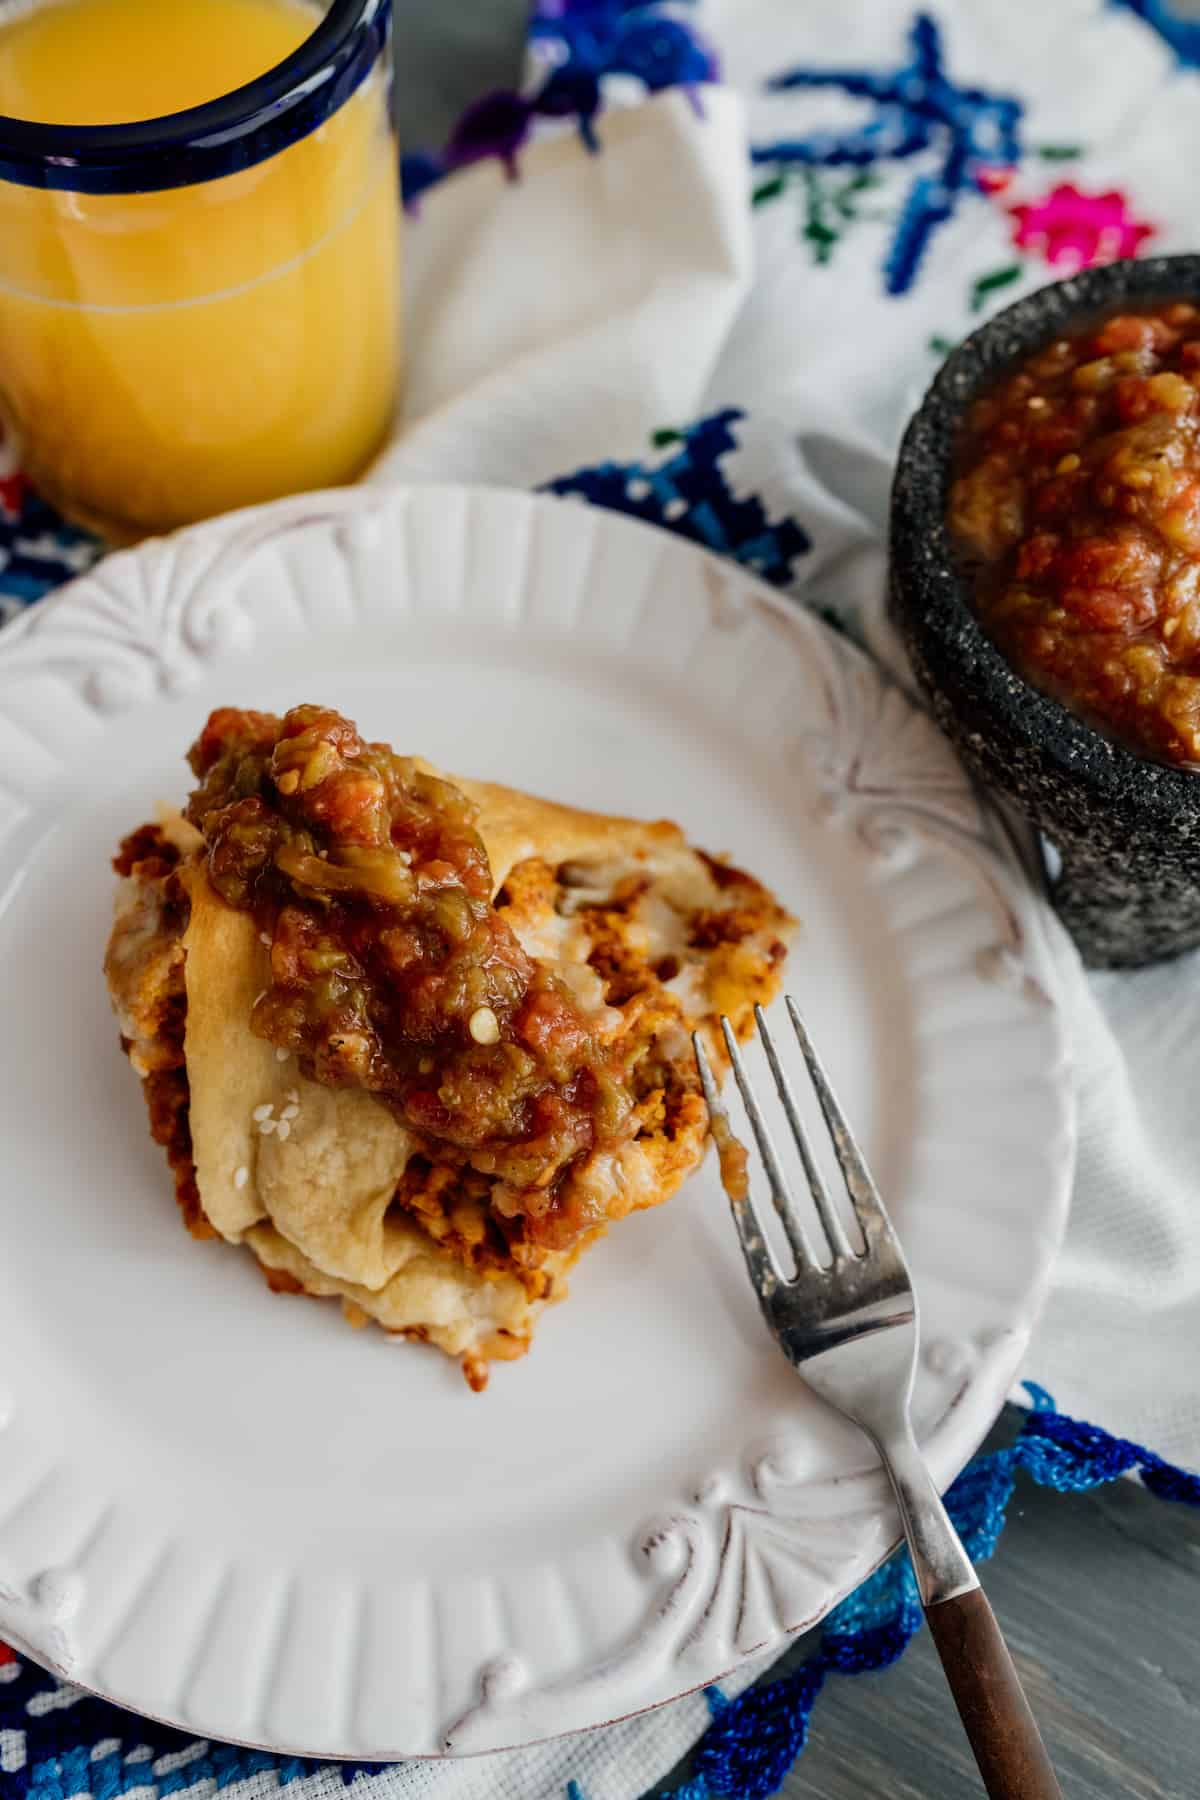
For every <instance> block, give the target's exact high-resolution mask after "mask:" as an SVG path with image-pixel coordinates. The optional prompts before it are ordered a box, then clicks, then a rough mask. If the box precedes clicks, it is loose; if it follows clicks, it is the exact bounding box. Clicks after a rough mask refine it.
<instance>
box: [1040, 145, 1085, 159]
mask: <svg viewBox="0 0 1200 1800" xmlns="http://www.w3.org/2000/svg"><path fill="white" fill-rule="evenodd" d="M1035 154H1036V155H1038V156H1040V157H1041V158H1042V161H1043V162H1074V160H1075V158H1076V157H1077V156H1082V155H1083V145H1082V144H1039V145H1038V147H1037V150H1036V152H1035Z"/></svg>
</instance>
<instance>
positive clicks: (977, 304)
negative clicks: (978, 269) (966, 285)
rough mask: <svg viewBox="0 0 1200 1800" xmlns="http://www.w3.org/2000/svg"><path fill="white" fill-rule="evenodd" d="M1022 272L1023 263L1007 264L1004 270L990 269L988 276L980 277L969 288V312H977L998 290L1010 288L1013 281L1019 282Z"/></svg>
mask: <svg viewBox="0 0 1200 1800" xmlns="http://www.w3.org/2000/svg"><path fill="white" fill-rule="evenodd" d="M1023 271H1024V264H1023V263H1009V264H1008V266H1007V267H1006V268H1003V269H992V270H991V272H990V273H989V274H987V275H980V276H979V278H978V280H977V281H975V282H974V283H973V284H972V287H971V311H972V312H979V311H980V310H981V308H982V307H983V306H985V305H986V303H987V301H988V299H989V298H990V297H991V295H992V294H994V293H996V292H997V290H998V289H1000V288H1006V287H1011V285H1012V283H1013V282H1014V281H1019V280H1020V279H1021V275H1022V273H1023Z"/></svg>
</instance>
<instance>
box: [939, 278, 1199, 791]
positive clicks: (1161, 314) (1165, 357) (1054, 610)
mask: <svg viewBox="0 0 1200 1800" xmlns="http://www.w3.org/2000/svg"><path fill="white" fill-rule="evenodd" d="M948 522H949V526H950V531H951V535H952V538H953V540H954V543H955V545H956V547H957V549H958V551H959V553H960V555H961V556H962V558H963V559H964V562H965V563H966V564H967V566H968V568H969V570H970V572H971V574H972V577H973V580H974V586H975V594H976V601H977V606H978V610H979V613H980V616H981V618H982V619H983V621H984V623H985V624H986V625H987V627H988V629H989V631H990V632H991V634H992V635H993V637H994V638H995V639H996V641H997V643H998V644H999V645H1000V647H1001V648H1002V649H1003V650H1004V652H1005V654H1006V655H1007V656H1008V657H1009V659H1010V660H1011V661H1012V662H1013V664H1014V665H1015V666H1016V667H1017V668H1018V669H1019V670H1020V671H1021V672H1022V673H1023V674H1024V675H1026V676H1027V677H1028V678H1029V679H1030V680H1031V681H1033V682H1034V683H1036V685H1037V686H1039V687H1041V688H1043V689H1045V690H1046V691H1047V692H1049V693H1051V694H1054V695H1056V696H1057V697H1058V698H1059V699H1061V700H1062V701H1063V702H1064V704H1065V705H1067V706H1069V707H1071V708H1073V709H1074V710H1075V711H1076V712H1078V713H1080V714H1081V715H1082V716H1083V717H1084V718H1086V719H1088V720H1089V721H1090V722H1091V723H1093V724H1095V725H1097V726H1099V727H1100V728H1101V729H1103V730H1106V731H1108V732H1109V733H1110V734H1111V735H1112V736H1113V737H1115V738H1118V739H1120V740H1122V741H1123V742H1125V743H1127V744H1129V745H1130V746H1131V747H1132V748H1134V749H1136V750H1139V751H1141V752H1142V753H1144V754H1146V755H1149V756H1153V757H1156V758H1159V759H1161V760H1163V761H1165V762H1171V763H1181V764H1200V310H1198V309H1197V308H1196V307H1195V306H1192V305H1189V304H1186V303H1184V302H1172V303H1169V304H1165V305H1160V306H1157V307H1150V308H1146V309H1145V310H1139V311H1137V312H1125V313H1120V314H1118V315H1116V316H1115V317H1112V318H1109V319H1107V320H1105V321H1104V322H1103V323H1101V324H1098V325H1092V326H1089V327H1088V329H1087V330H1085V331H1081V332H1078V333H1076V334H1075V335H1074V336H1071V337H1064V338H1059V339H1058V340H1056V341H1055V342H1054V343H1051V344H1048V345H1047V346H1046V347H1045V349H1043V350H1040V351H1039V352H1038V353H1037V354H1036V355H1035V356H1031V357H1030V358H1028V360H1027V361H1026V362H1024V363H1022V364H1021V365H1020V367H1019V368H1017V369H1016V370H1015V372H1013V373H1012V374H1010V375H1008V376H1006V377H1005V379H1004V380H1003V381H1001V382H1000V383H998V385H997V386H995V387H994V388H993V389H991V391H990V392H988V393H986V394H985V395H983V396H982V398H980V399H979V400H977V401H976V402H975V404H974V405H973V406H972V408H971V410H970V412H969V414H968V417H967V419H966V421H965V426H964V430H963V434H962V439H961V442H960V444H959V448H958V463H957V470H956V478H955V481H954V484H953V486H952V488H951V492H950V503H949V518H948Z"/></svg>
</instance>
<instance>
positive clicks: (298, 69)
mask: <svg viewBox="0 0 1200 1800" xmlns="http://www.w3.org/2000/svg"><path fill="white" fill-rule="evenodd" d="M162 4H164V5H166V4H169V0H162ZM2 17H3V14H2V12H0V18H2ZM390 23H391V0H332V4H331V5H330V7H329V10H328V11H327V12H326V14H325V16H324V17H323V18H322V19H321V20H320V22H319V23H318V24H317V25H316V26H315V28H314V30H313V33H312V36H311V37H308V38H306V39H305V40H304V42H303V43H302V44H301V45H300V47H299V48H298V49H296V50H293V52H292V54H291V55H290V56H287V57H285V58H284V60H283V61H282V62H281V63H277V64H276V65H275V67H274V68H273V69H268V70H267V72H266V74H265V75H260V76H258V78H257V79H256V80H255V81H248V82H247V83H246V84H245V86H244V87H239V88H234V89H233V90H232V91H231V92H230V93H228V94H222V95H221V96H220V97H219V98H218V99H216V100H208V101H206V102H205V103H204V105H203V106H192V107H189V108H188V109H187V111H186V112H177V113H169V114H167V115H166V116H164V117H163V118H160V119H137V120H134V121H132V122H131V123H129V124H126V125H39V124H34V123H32V122H31V121H30V120H28V119H11V118H6V117H4V115H3V114H0V181H10V182H16V183H18V184H19V185H20V186H22V187H36V188H57V189H62V190H66V191H67V192H70V193H74V194H149V193H157V192H161V190H162V189H163V188H173V187H191V186H193V185H194V184H196V183H198V182H203V181H214V180H216V179H217V178H218V177H219V176H222V175H232V174H234V173H236V171H237V170H238V169H248V168H250V167H251V166H252V165H253V164H254V163H260V162H265V161H266V159H267V157H269V156H275V155H276V154H277V153H278V152H279V151H280V150H286V148H287V147H288V145H289V144H294V143H296V142H298V141H299V139H300V138H303V137H307V136H308V134H309V132H310V131H315V130H316V128H317V127H318V125H322V124H324V122H325V120H326V119H328V118H329V117H331V115H332V114H333V113H335V112H336V111H337V110H338V108H339V107H340V106H342V105H344V104H345V102H346V101H347V100H348V99H349V98H350V95H351V94H352V93H353V92H354V90H355V89H356V88H357V87H359V86H360V85H361V83H362V82H363V81H365V80H366V78H367V76H368V75H369V74H370V72H371V70H372V68H373V67H374V66H375V62H376V60H377V58H378V57H379V55H380V54H381V52H382V51H384V50H385V49H386V48H387V44H388V36H389V29H390Z"/></svg>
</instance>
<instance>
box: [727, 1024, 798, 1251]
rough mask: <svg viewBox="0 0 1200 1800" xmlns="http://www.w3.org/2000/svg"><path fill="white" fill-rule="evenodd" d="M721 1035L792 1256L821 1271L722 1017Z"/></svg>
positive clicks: (730, 1031)
mask: <svg viewBox="0 0 1200 1800" xmlns="http://www.w3.org/2000/svg"><path fill="white" fill-rule="evenodd" d="M721 1031H722V1033H723V1034H724V1037H725V1048H726V1049H727V1050H728V1052H729V1061H730V1063H731V1064H732V1065H733V1074H734V1079H735V1080H736V1082H737V1084H738V1087H739V1088H740V1090H741V1095H742V1099H743V1100H744V1101H745V1104H746V1114H747V1117H748V1118H749V1120H750V1126H751V1129H752V1130H753V1132H754V1136H755V1140H756V1142H757V1144H758V1150H759V1155H760V1156H761V1157H762V1159H763V1166H764V1168H765V1169H766V1171H767V1184H768V1186H769V1187H770V1189H771V1200H772V1203H773V1204H774V1207H775V1211H776V1212H777V1213H778V1214H779V1218H780V1222H781V1223H782V1225H783V1229H784V1234H785V1236H786V1237H787V1241H788V1243H789V1244H790V1245H791V1249H792V1255H793V1256H794V1257H795V1259H796V1267H797V1268H798V1269H804V1268H810V1269H815V1268H816V1267H817V1259H816V1257H815V1256H814V1255H813V1253H812V1247H811V1245H810V1244H809V1241H808V1237H807V1234H806V1232H805V1230H804V1227H803V1225H802V1224H801V1223H800V1220H799V1218H798V1216H797V1214H796V1209H795V1207H794V1206H793V1205H792V1199H791V1195H790V1194H789V1193H788V1191H787V1186H786V1184H785V1182H784V1179H783V1171H782V1169H781V1168H780V1167H779V1158H778V1157H777V1156H776V1154H775V1146H774V1144H773V1143H772V1142H771V1134H770V1132H769V1131H768V1130H767V1121H766V1120H765V1119H764V1118H763V1115H762V1109H761V1108H760V1106H759V1104H758V1101H757V1100H756V1099H755V1098H754V1090H753V1089H752V1088H751V1086H750V1077H749V1076H748V1075H747V1073H746V1069H745V1065H744V1064H743V1062H742V1053H741V1051H740V1050H739V1049H738V1041H737V1039H736V1038H735V1037H734V1035H733V1028H732V1026H731V1025H730V1023H729V1020H728V1019H727V1018H726V1017H725V1016H724V1014H722V1015H721Z"/></svg>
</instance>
